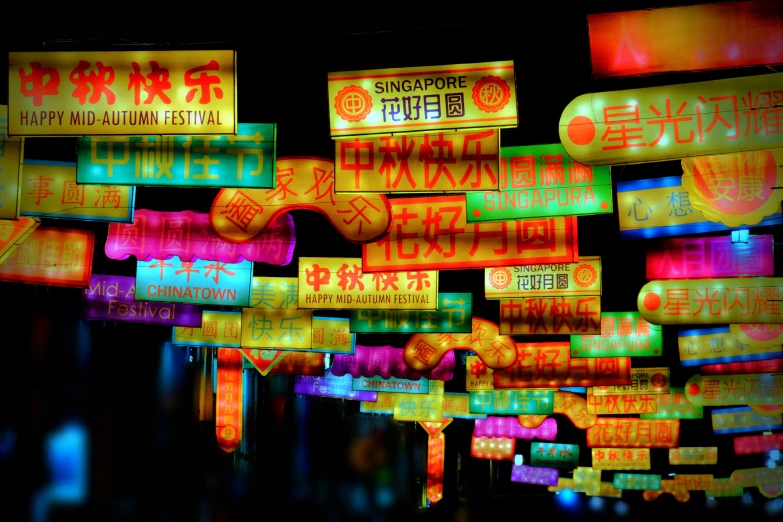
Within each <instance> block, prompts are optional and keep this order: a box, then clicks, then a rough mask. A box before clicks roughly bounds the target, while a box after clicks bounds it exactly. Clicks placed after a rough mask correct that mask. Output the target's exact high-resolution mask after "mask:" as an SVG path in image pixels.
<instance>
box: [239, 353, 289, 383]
mask: <svg viewBox="0 0 783 522" xmlns="http://www.w3.org/2000/svg"><path fill="white" fill-rule="evenodd" d="M239 351H240V352H241V353H242V355H243V356H244V357H245V359H247V360H248V361H250V364H252V365H253V367H254V368H255V369H256V370H258V372H259V373H260V374H261V375H264V376H266V375H268V374H269V372H271V371H272V368H274V367H275V365H276V364H277V363H279V362H280V361H281V360H282V359H283V355H284V354H285V352H283V351H282V350H258V349H250V348H240V350H239Z"/></svg>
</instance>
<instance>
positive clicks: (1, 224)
mask: <svg viewBox="0 0 783 522" xmlns="http://www.w3.org/2000/svg"><path fill="white" fill-rule="evenodd" d="M40 224H41V220H39V219H37V218H29V217H23V218H21V219H15V220H14V219H0V265H2V264H3V261H5V260H6V259H7V258H8V257H9V256H10V255H11V254H12V253H13V252H14V250H16V249H17V247H18V246H19V245H21V244H22V243H24V242H25V240H26V239H27V238H28V237H30V234H32V233H33V231H35V229H36V228H38V225H40Z"/></svg>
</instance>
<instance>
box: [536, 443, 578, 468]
mask: <svg viewBox="0 0 783 522" xmlns="http://www.w3.org/2000/svg"><path fill="white" fill-rule="evenodd" d="M578 464H579V445H577V444H553V443H551V442H531V443H530V465H531V466H541V467H548V468H560V469H575V468H576V467H577V465H578Z"/></svg>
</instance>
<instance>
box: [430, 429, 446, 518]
mask: <svg viewBox="0 0 783 522" xmlns="http://www.w3.org/2000/svg"><path fill="white" fill-rule="evenodd" d="M427 441H428V444H427V446H428V451H427V500H429V501H430V502H431V503H433V504H434V503H436V502H438V501H439V500H440V499H441V498H443V468H444V462H443V458H444V455H445V453H446V436H445V435H443V433H438V434H437V435H430V436H429V437H428V438H427Z"/></svg>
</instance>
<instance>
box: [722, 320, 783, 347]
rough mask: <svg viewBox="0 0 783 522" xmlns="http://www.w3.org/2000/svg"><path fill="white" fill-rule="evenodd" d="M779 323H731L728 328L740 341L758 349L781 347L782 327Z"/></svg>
mask: <svg viewBox="0 0 783 522" xmlns="http://www.w3.org/2000/svg"><path fill="white" fill-rule="evenodd" d="M781 326H783V325H780V324H731V325H729V330H730V331H731V333H733V334H734V335H735V336H736V337H737V340H738V341H739V342H741V343H744V344H747V345H750V346H753V347H754V348H758V349H762V350H763V349H767V348H777V349H778V351H780V350H781V347H783V328H781Z"/></svg>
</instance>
